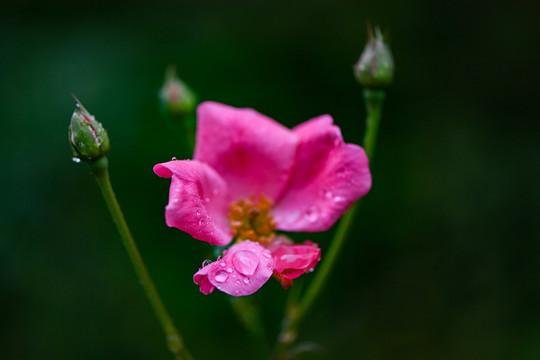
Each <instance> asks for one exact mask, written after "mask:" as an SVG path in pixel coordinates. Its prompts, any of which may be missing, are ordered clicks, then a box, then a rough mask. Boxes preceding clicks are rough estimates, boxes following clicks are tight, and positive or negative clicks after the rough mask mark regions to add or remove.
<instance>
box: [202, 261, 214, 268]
mask: <svg viewBox="0 0 540 360" xmlns="http://www.w3.org/2000/svg"><path fill="white" fill-rule="evenodd" d="M211 263H212V260H208V259H207V260H204V261H203V263H202V267H205V266H208V265H210V264H211Z"/></svg>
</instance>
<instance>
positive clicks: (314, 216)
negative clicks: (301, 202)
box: [304, 205, 319, 223]
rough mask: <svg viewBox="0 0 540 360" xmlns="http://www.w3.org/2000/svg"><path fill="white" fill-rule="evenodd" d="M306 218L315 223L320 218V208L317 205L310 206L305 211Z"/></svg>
mask: <svg viewBox="0 0 540 360" xmlns="http://www.w3.org/2000/svg"><path fill="white" fill-rule="evenodd" d="M304 219H306V220H307V221H308V222H310V223H314V222H315V221H317V220H319V208H318V207H317V206H315V205H313V206H310V207H309V208H308V209H307V210H306V212H305V213H304Z"/></svg>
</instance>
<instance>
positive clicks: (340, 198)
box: [334, 196, 345, 204]
mask: <svg viewBox="0 0 540 360" xmlns="http://www.w3.org/2000/svg"><path fill="white" fill-rule="evenodd" d="M344 201H345V198H344V197H343V196H334V202H335V203H336V204H337V203H342V202H344Z"/></svg>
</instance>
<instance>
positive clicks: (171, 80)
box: [159, 65, 197, 119]
mask: <svg viewBox="0 0 540 360" xmlns="http://www.w3.org/2000/svg"><path fill="white" fill-rule="evenodd" d="M159 99H160V102H161V110H162V112H163V114H164V115H165V116H169V115H170V116H173V117H175V118H178V119H183V118H184V117H186V116H187V115H189V114H190V113H191V112H192V111H193V109H194V108H195V105H196V103H197V99H196V96H195V94H194V93H193V91H191V89H190V88H189V87H187V86H186V84H184V83H183V82H182V81H181V80H180V79H179V78H178V76H177V75H176V68H175V67H174V66H173V65H171V66H169V67H168V68H167V70H166V71H165V82H164V84H163V87H162V88H161V90H160V91H159Z"/></svg>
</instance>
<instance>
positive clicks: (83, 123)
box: [69, 96, 111, 162]
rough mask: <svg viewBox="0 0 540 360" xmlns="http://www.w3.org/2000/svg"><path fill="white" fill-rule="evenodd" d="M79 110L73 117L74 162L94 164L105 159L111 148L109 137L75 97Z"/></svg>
mask: <svg viewBox="0 0 540 360" xmlns="http://www.w3.org/2000/svg"><path fill="white" fill-rule="evenodd" d="M73 97H74V98H75V101H77V108H76V109H75V111H74V112H73V115H72V116H71V124H70V125H69V142H70V144H71V150H72V151H73V161H75V162H81V161H87V162H92V161H95V160H97V159H99V158H101V157H103V156H104V155H105V154H106V153H107V152H108V151H109V149H110V148H111V144H110V142H109V135H108V134H107V131H106V130H105V129H104V128H103V125H101V123H99V122H98V121H96V118H95V117H94V115H91V114H90V113H89V112H88V110H86V109H85V107H84V106H82V104H81V102H80V101H79V100H78V99H77V98H76V97H75V96H73Z"/></svg>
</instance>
